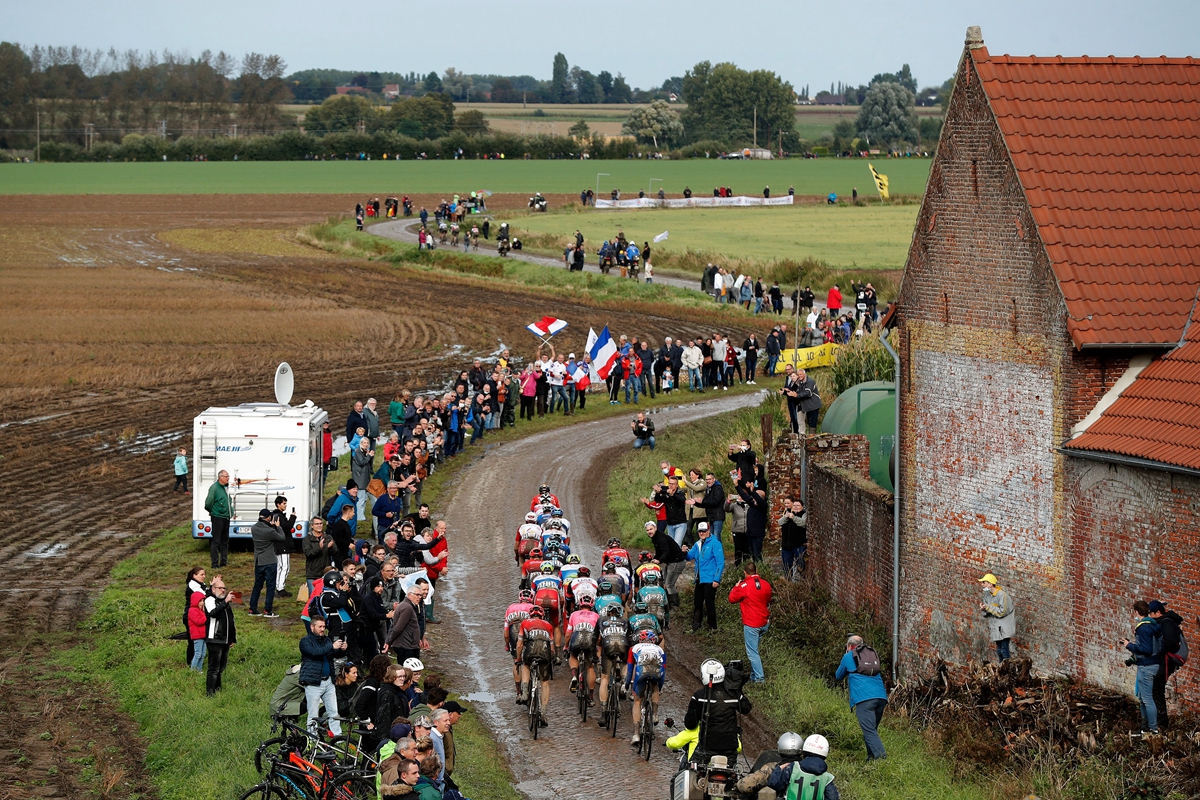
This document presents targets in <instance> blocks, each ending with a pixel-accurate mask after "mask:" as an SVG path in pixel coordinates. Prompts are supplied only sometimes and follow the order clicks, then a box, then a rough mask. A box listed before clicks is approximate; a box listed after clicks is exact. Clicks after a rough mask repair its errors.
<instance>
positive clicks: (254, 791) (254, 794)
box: [238, 783, 287, 800]
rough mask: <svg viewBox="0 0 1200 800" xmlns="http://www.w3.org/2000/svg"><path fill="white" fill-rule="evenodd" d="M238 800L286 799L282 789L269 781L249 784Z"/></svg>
mask: <svg viewBox="0 0 1200 800" xmlns="http://www.w3.org/2000/svg"><path fill="white" fill-rule="evenodd" d="M238 800H287V795H286V794H284V792H283V789H280V788H279V787H278V786H275V785H273V784H270V783H260V784H258V785H257V786H251V787H250V788H249V789H247V790H246V792H245V793H244V794H243V795H242V796H241V797H239V798H238Z"/></svg>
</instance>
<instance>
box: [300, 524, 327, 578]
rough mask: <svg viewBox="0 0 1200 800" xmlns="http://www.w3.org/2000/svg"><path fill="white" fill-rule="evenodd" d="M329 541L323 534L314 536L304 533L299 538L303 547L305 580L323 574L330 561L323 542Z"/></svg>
mask: <svg viewBox="0 0 1200 800" xmlns="http://www.w3.org/2000/svg"><path fill="white" fill-rule="evenodd" d="M327 541H329V540H328V539H326V538H325V537H324V536H321V537H319V538H318V537H316V536H313V535H312V534H305V535H304V538H303V539H301V540H300V542H301V547H303V548H304V577H305V578H306V579H307V580H310V581H315V580H317V579H318V578H320V577H321V576H322V575H324V574H325V568H326V567H328V566H329V565H330V564H331V563H332V559H331V558H330V555H329V548H328V547H325V546H324V545H325V543H326V542H327Z"/></svg>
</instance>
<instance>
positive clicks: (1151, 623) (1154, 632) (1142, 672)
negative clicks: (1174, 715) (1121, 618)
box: [1121, 600, 1162, 734]
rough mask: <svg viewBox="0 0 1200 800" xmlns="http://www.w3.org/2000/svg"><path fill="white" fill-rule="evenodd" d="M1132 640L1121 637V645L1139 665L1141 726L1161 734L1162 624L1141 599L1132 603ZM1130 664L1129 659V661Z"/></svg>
mask: <svg viewBox="0 0 1200 800" xmlns="http://www.w3.org/2000/svg"><path fill="white" fill-rule="evenodd" d="M1133 615H1134V618H1135V619H1136V620H1137V621H1136V622H1135V623H1134V625H1133V635H1134V639H1133V641H1130V640H1129V639H1122V640H1121V646H1122V647H1124V648H1125V649H1126V650H1128V651H1129V652H1130V653H1132V654H1133V658H1131V659H1130V661H1132V662H1133V663H1134V664H1135V665H1137V684H1136V688H1135V690H1134V691H1135V693H1136V694H1137V699H1138V705H1139V706H1140V707H1141V709H1142V725H1144V726H1145V729H1144V730H1143V731H1142V733H1143V734H1145V733H1158V706H1157V705H1156V704H1155V702H1154V676H1155V675H1157V674H1158V671H1159V670H1160V669H1162V666H1161V662H1162V626H1160V625H1159V624H1158V621H1157V620H1155V619H1154V618H1153V617H1151V616H1150V604H1149V603H1147V602H1146V601H1145V600H1138V601H1137V602H1136V603H1134V604H1133ZM1126 663H1128V662H1126Z"/></svg>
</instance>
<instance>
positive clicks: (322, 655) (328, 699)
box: [300, 576, 347, 736]
mask: <svg viewBox="0 0 1200 800" xmlns="http://www.w3.org/2000/svg"><path fill="white" fill-rule="evenodd" d="M339 577H340V576H339ZM325 633H326V631H325V620H324V619H323V618H321V617H319V616H314V617H313V620H312V633H310V634H308V635H307V636H305V637H304V638H303V639H301V640H300V685H301V686H303V687H304V697H305V700H306V701H307V703H308V729H309V730H310V731H312V732H313V733H314V734H315V733H318V731H317V717H318V716H319V712H318V709H319V708H320V707H321V704H322V703H324V704H325V716H326V717H328V718H329V729H330V730H331V731H333V733H334V735H335V736H341V734H342V725H341V723H340V722H338V720H337V716H338V704H337V689H336V688H335V687H334V685H333V659H334V658H335V657H337V656H338V655H345V653H346V647H347V645H346V640H345V639H336V640H334V639H330V638H329V637H328V636H326V635H325Z"/></svg>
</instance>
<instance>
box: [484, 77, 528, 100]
mask: <svg viewBox="0 0 1200 800" xmlns="http://www.w3.org/2000/svg"><path fill="white" fill-rule="evenodd" d="M491 99H492V102H493V103H518V102H520V100H521V94H520V92H517V91H516V90H514V89H513V85H512V81H510V80H509V79H508V78H497V79H496V82H495V83H493V84H492V98H491Z"/></svg>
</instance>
